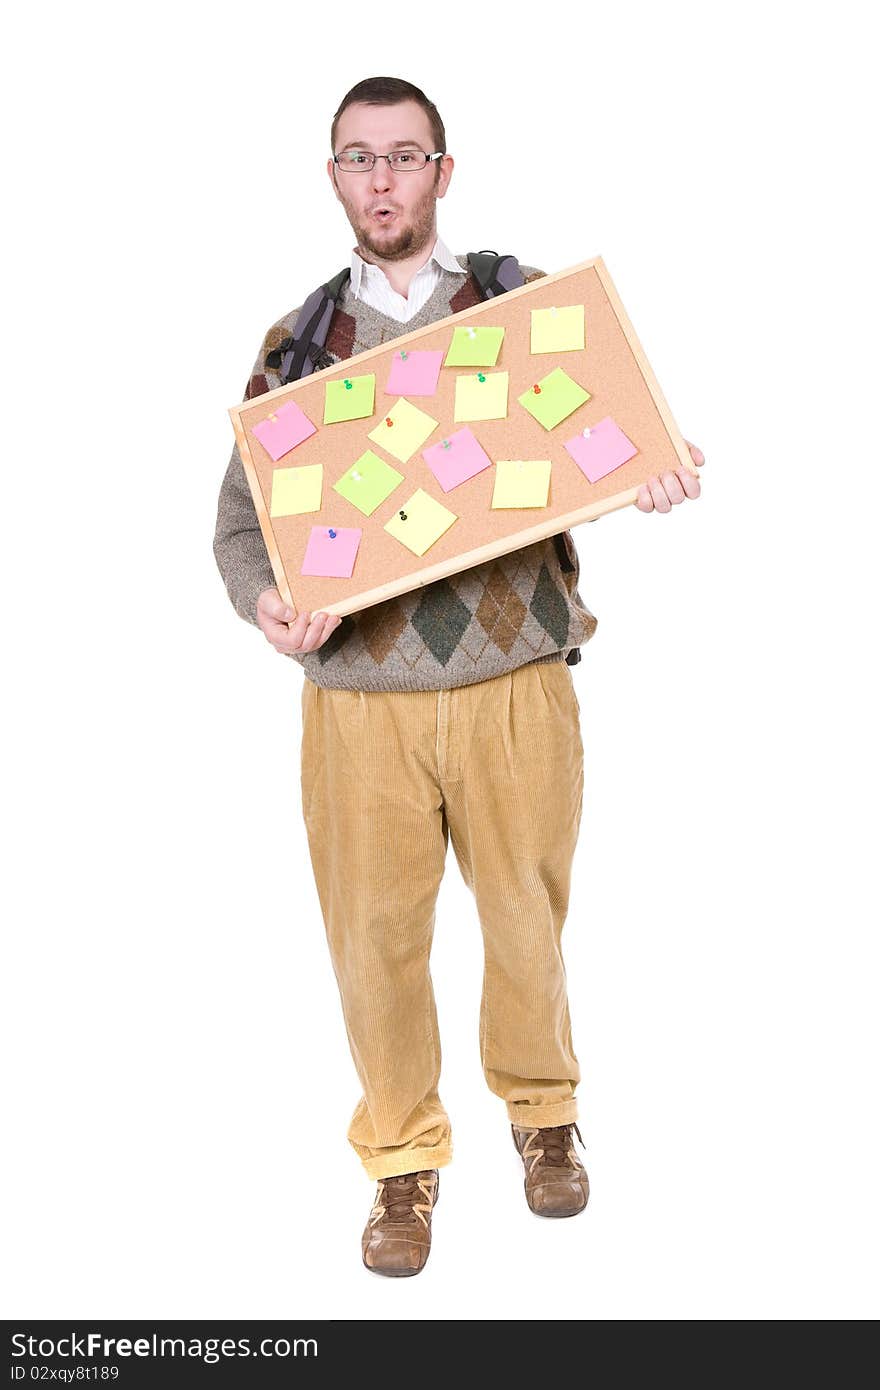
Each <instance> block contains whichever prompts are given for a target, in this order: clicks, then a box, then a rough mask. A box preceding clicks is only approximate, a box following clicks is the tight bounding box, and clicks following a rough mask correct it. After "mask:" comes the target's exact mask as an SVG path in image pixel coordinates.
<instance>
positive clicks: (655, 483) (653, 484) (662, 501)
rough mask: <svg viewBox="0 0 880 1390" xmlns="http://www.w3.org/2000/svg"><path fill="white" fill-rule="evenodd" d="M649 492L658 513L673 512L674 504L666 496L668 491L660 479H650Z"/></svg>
mask: <svg viewBox="0 0 880 1390" xmlns="http://www.w3.org/2000/svg"><path fill="white" fill-rule="evenodd" d="M648 490H649V491H650V493H651V497H652V498H653V501H654V506H655V508H656V510H657V511H658V512H671V511H672V503H671V502H670V500H669V498H668V497H667V496H666V491H665V489H664V487H663V484H662V483H661V481H660V479H659V478H649V479H648Z"/></svg>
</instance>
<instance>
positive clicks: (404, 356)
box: [400, 348, 409, 362]
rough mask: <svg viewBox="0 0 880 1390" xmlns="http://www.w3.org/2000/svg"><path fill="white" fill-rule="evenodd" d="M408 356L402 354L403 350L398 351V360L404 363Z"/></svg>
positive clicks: (404, 353)
mask: <svg viewBox="0 0 880 1390" xmlns="http://www.w3.org/2000/svg"><path fill="white" fill-rule="evenodd" d="M408 355H409V354H408V353H406V352H404V350H403V348H401V349H400V359H401V361H402V362H405V361H406V359H407V357H408Z"/></svg>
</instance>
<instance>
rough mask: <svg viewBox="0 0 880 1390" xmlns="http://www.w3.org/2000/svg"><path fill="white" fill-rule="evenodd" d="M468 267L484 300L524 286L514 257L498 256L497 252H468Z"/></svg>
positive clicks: (517, 262) (521, 274)
mask: <svg viewBox="0 0 880 1390" xmlns="http://www.w3.org/2000/svg"><path fill="white" fill-rule="evenodd" d="M468 265H469V266H470V268H471V271H472V272H473V276H474V279H475V280H476V282H477V284H478V285H479V286H480V290H481V292H482V295H483V298H484V299H492V298H494V296H495V295H497V294H504V292H505V290H515V289H518V288H519V286H520V285H524V284H525V280H524V278H523V273H522V271H521V270H520V268H519V261H518V260H517V259H516V256H499V255H498V252H497V251H469V252H468Z"/></svg>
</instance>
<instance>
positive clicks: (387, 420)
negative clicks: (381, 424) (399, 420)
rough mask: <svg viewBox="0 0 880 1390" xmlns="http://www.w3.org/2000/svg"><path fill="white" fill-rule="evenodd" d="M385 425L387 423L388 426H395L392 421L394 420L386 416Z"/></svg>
mask: <svg viewBox="0 0 880 1390" xmlns="http://www.w3.org/2000/svg"><path fill="white" fill-rule="evenodd" d="M385 423H386V425H393V424H394V421H393V420H392V418H391V416H390V415H386V416H385Z"/></svg>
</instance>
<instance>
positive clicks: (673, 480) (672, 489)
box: [660, 471, 684, 507]
mask: <svg viewBox="0 0 880 1390" xmlns="http://www.w3.org/2000/svg"><path fill="white" fill-rule="evenodd" d="M660 481H661V482H662V484H663V486H664V488H665V489H666V496H667V497H668V498H669V501H670V502H671V503H672V505H673V507H677V506H678V504H679V502H683V501H684V488H683V487H682V485H681V482H680V481H679V477H678V474H677V473H673V472H671V471H670V472H667V473H663V474H662V475H661V478H660Z"/></svg>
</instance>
